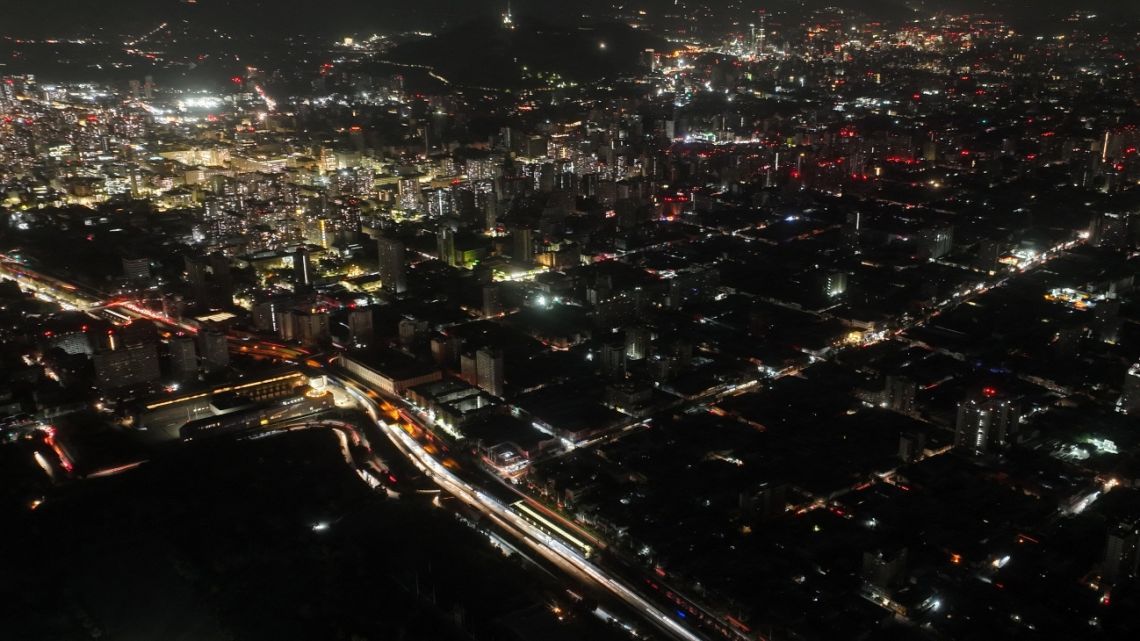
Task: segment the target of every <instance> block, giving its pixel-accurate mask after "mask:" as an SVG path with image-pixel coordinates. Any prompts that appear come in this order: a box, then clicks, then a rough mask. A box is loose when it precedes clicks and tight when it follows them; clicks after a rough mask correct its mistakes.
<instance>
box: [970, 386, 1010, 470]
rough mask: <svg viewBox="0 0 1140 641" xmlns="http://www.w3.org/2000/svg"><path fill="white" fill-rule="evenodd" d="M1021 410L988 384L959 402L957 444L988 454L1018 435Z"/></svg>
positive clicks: (972, 450) (1003, 446) (977, 452)
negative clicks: (978, 392)
mask: <svg viewBox="0 0 1140 641" xmlns="http://www.w3.org/2000/svg"><path fill="white" fill-rule="evenodd" d="M1020 420H1021V411H1020V408H1019V407H1018V406H1017V404H1016V403H1014V402H1013V401H1012V400H1010V399H1009V398H1006V397H1004V396H1001V395H999V394H998V392H997V390H995V389H993V388H990V387H987V388H984V389H983V390H982V391H981V393H980V394H975V395H971V396H970V397H969V398H967V399H966V400H964V401H962V402H961V403H959V404H958V420H957V423H956V429H955V435H954V447H956V448H959V449H961V450H964V451H967V452H971V453H973V454H985V453H987V452H993V451H995V450H1000V449H1003V448H1005V447H1006V446H1008V445H1009V444H1010V443H1011V442H1012V441H1013V439H1014V438H1015V437H1016V436H1017V427H1018V423H1019V421H1020Z"/></svg>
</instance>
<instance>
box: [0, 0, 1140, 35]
mask: <svg viewBox="0 0 1140 641" xmlns="http://www.w3.org/2000/svg"><path fill="white" fill-rule="evenodd" d="M3 4H7V5H19V8H18V10H16V11H5V12H4V19H3V21H2V24H0V33H5V34H6V35H25V34H44V33H55V34H62V33H71V32H81V31H84V30H88V31H89V30H90V29H91V28H103V29H107V30H110V31H118V30H128V31H129V30H131V29H135V28H138V27H142V26H145V25H148V24H153V23H154V22H155V21H158V20H169V19H172V18H175V19H176V18H179V17H189V18H192V19H194V20H199V21H202V22H204V23H206V24H209V25H215V24H216V25H219V26H225V27H228V28H231V29H232V28H235V27H238V26H241V27H245V28H247V29H248V30H250V31H252V32H268V33H272V32H280V31H288V32H298V31H307V32H320V31H331V32H339V31H343V30H345V29H349V28H352V27H356V28H367V29H374V30H384V31H390V30H401V29H411V28H432V27H433V26H438V25H440V24H441V22H444V21H446V22H450V23H455V22H461V21H463V20H467V19H470V18H472V17H476V16H479V15H485V14H487V13H491V14H497V13H499V12H500V11H501V10H502V6H504V5H505V0H417V1H416V2H407V1H405V0H371V1H364V0H325V1H322V2H312V0H198V2H197V3H196V4H193V5H190V4H187V3H186V2H185V1H184V0H103V1H101V2H81V3H80V2H75V1H74V0H41V1H40V2H35V3H24V2H16V0H5V1H4V3H3ZM614 4H617V3H614V2H611V1H610V0H577V1H575V2H549V1H547V0H514V2H513V3H512V6H513V7H514V10H515V12H516V13H524V14H530V15H535V16H537V17H540V18H544V19H566V18H572V17H575V16H577V15H579V14H581V13H584V12H587V11H590V10H591V8H593V9H595V11H596V10H597V9H600V8H605V7H609V6H612V5H614ZM632 4H634V5H636V6H639V7H645V8H646V9H647V10H649V11H651V12H654V11H655V9H656V10H660V9H661V8H663V7H665V6H668V5H670V4H672V0H636V2H633V3H632ZM703 4H706V5H708V6H710V7H713V8H723V9H725V10H728V9H729V8H730V7H733V6H741V5H743V6H748V5H755V6H756V8H760V7H765V8H767V9H769V10H770V11H779V10H782V9H796V8H811V7H816V6H842V7H852V8H857V9H860V10H862V11H865V12H869V13H875V14H878V15H881V16H883V17H894V16H901V15H905V14H907V13H909V12H911V11H913V9H914V8H915V7H926V8H927V9H931V8H940V9H941V8H944V9H948V10H960V9H980V10H988V11H994V10H995V9H996V10H997V11H1000V12H1002V13H1004V14H1006V15H1008V16H1010V17H1015V18H1017V17H1021V18H1025V17H1029V16H1031V17H1041V16H1046V15H1049V14H1055V13H1058V12H1067V11H1071V10H1073V9H1078V8H1079V9H1085V10H1090V11H1099V12H1102V13H1114V14H1125V15H1140V3H1130V2H1120V1H1118V0H1082V1H1080V2H1077V1H1075V0H1003V1H1000V2H998V1H995V0H870V1H867V0H803V1H797V0H757V1H756V2H745V3H742V2H740V0H704V2H703Z"/></svg>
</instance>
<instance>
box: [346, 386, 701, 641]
mask: <svg viewBox="0 0 1140 641" xmlns="http://www.w3.org/2000/svg"><path fill="white" fill-rule="evenodd" d="M327 376H328V378H329V380H330V382H335V383H336V384H338V385H339V386H341V387H343V388H344V389H345V391H347V392H348V393H349V394H350V395H351V396H352V397H353V398H355V399H356V400H357V402H359V403H360V405H361V407H363V408H364V411H365V412H367V413H368V415H369V416H370V417H371V418H372V420H373V421H375V423H376V425H377V426H379V427H380V429H381V431H383V432H384V434H385V435H386V436H387V437H388V438H389V439H390V440H391V441H392V442H393V443H394V444H395V446H396V448H397V449H398V450H400V452H401V453H403V454H404V456H406V457H407V458H408V459H409V460H410V461H411V462H412V463H413V464H415V466H416V467H417V468H419V470H420V471H421V472H423V473H424V474H425V475H426V476H428V478H430V479H432V480H433V481H434V482H435V483H436V484H437V485H439V486H440V487H441V488H443V489H444V490H446V491H447V492H448V493H450V494H452V495H454V496H455V497H456V498H458V499H460V500H461V501H463V502H464V503H467V504H468V505H470V506H471V507H472V508H474V509H476V510H478V511H479V512H481V513H483V514H484V515H486V516H487V517H488V518H490V519H491V520H492V521H493V522H494V523H495V524H496V525H498V526H499V527H501V528H503V529H504V530H505V531H507V532H509V533H511V534H512V535H513V536H515V537H516V538H518V539H519V540H521V541H522V542H523V543H524V544H526V545H527V546H529V547H531V548H532V549H533V550H535V551H536V552H537V553H538V554H540V555H541V556H542V557H543V558H545V559H546V560H548V561H550V562H551V563H553V564H554V565H556V566H558V567H559V568H562V569H563V570H565V571H566V572H568V573H569V574H571V575H572V576H574V577H576V578H579V579H586V580H589V581H590V582H593V583H597V584H599V585H601V586H602V587H604V588H605V589H606V590H607V591H609V592H610V593H611V594H613V595H614V596H615V597H617V598H618V599H620V600H621V601H622V602H624V603H626V604H627V605H628V606H630V607H631V608H633V609H634V610H635V611H637V612H639V613H640V614H641V615H642V616H644V617H645V618H646V619H647V620H648V621H650V622H651V623H653V624H654V625H655V626H657V627H658V628H659V629H661V630H662V631H664V632H666V633H668V634H669V635H670V636H672V637H674V638H676V639H682V640H683V641H704V637H702V636H700V635H698V634H696V633H695V632H693V631H692V630H690V629H689V628H688V627H687V626H685V625H683V624H681V622H680V621H678V620H677V619H676V618H674V617H673V616H672V615H671V614H669V613H668V612H666V611H664V610H662V609H661V608H659V607H658V606H656V605H654V604H653V603H651V602H650V601H649V600H648V599H646V598H645V597H643V596H641V595H640V594H639V593H638V592H637V591H635V590H634V589H633V588H631V587H630V586H629V585H627V584H626V583H625V582H623V581H622V580H620V579H618V578H615V577H613V576H610V575H609V574H607V573H606V572H605V571H604V570H602V569H601V568H599V567H598V566H597V565H595V564H594V563H592V562H591V561H590V560H589V559H587V558H585V557H584V556H582V555H581V554H580V553H578V552H577V551H576V550H573V549H571V548H570V547H569V546H567V545H566V544H564V543H562V542H561V541H559V540H558V539H557V538H555V537H552V536H550V535H549V534H547V533H546V532H543V531H542V530H540V529H538V528H537V527H535V526H534V525H532V524H531V523H530V522H529V521H527V520H525V519H523V518H522V517H521V516H519V515H518V514H516V513H515V512H513V511H512V510H511V509H510V507H509V506H508V505H507V504H505V503H503V502H502V501H500V500H498V499H496V498H494V497H492V496H490V495H488V494H487V493H486V492H483V491H482V490H479V489H478V488H475V487H472V486H471V485H470V484H468V483H467V482H465V481H464V480H462V479H460V478H459V477H458V476H456V475H455V474H454V473H453V472H452V471H451V470H449V469H447V468H446V467H444V465H443V464H442V463H440V462H439V461H437V460H436V459H435V458H433V457H432V456H431V455H430V454H428V453H427V452H425V451H424V449H423V447H422V446H421V445H420V444H419V443H418V442H417V441H416V440H415V439H413V438H412V437H410V436H408V434H407V433H405V432H404V431H403V430H402V429H400V427H399V426H398V425H395V424H392V423H389V422H387V421H385V420H384V419H383V418H382V416H383V414H382V411H381V408H380V406H379V405H378V404H377V403H376V401H375V400H373V399H371V398H370V397H369V396H368V395H367V394H366V393H365V392H363V391H361V388H359V387H357V385H356V384H355V383H353V382H352V381H350V380H347V379H345V378H341V377H340V376H336V375H332V374H327ZM395 400H397V402H399V401H398V399H395Z"/></svg>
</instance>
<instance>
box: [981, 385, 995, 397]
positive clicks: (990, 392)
mask: <svg viewBox="0 0 1140 641" xmlns="http://www.w3.org/2000/svg"><path fill="white" fill-rule="evenodd" d="M997 393H998V391H997V389H995V388H993V387H983V388H982V395H983V396H985V397H986V398H993V397H995V396H997Z"/></svg>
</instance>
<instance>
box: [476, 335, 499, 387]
mask: <svg viewBox="0 0 1140 641" xmlns="http://www.w3.org/2000/svg"><path fill="white" fill-rule="evenodd" d="M475 363H476V368H477V374H476V376H477V380H478V382H479V383H478V384H479V387H480V388H482V389H483V390H484V391H486V392H487V393H488V394H491V395H493V396H498V397H500V398H501V397H502V396H503V352H502V351H500V350H497V349H491V348H488V347H484V348H483V349H481V350H479V351H478V352H476V353H475Z"/></svg>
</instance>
